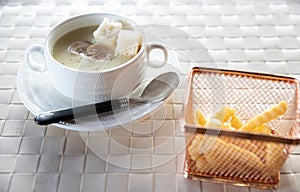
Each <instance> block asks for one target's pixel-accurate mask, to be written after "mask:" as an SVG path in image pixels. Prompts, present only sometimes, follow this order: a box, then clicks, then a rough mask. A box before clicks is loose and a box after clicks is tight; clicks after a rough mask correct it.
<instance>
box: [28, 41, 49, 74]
mask: <svg viewBox="0 0 300 192" xmlns="http://www.w3.org/2000/svg"><path fill="white" fill-rule="evenodd" d="M43 53H44V48H43V46H42V45H39V44H34V45H31V46H30V47H28V48H27V49H26V53H25V57H26V60H27V64H28V66H29V67H30V68H31V69H32V70H33V71H37V72H44V71H46V70H47V66H46V62H45V58H44V54H43Z"/></svg>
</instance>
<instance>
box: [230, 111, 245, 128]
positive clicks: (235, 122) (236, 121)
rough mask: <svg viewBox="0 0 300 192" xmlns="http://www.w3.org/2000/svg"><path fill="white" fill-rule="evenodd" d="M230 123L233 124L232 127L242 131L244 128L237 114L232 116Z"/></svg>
mask: <svg viewBox="0 0 300 192" xmlns="http://www.w3.org/2000/svg"><path fill="white" fill-rule="evenodd" d="M230 123H231V126H232V127H234V128H236V129H240V128H241V127H242V126H243V124H242V122H241V120H240V118H239V117H238V116H236V115H235V114H234V115H233V116H232V118H231V122H230Z"/></svg>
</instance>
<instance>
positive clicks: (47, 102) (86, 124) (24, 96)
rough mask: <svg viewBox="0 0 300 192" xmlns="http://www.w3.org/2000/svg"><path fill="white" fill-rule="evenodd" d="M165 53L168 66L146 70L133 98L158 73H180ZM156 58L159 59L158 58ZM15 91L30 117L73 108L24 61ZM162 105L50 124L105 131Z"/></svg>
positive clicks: (71, 102)
mask: <svg viewBox="0 0 300 192" xmlns="http://www.w3.org/2000/svg"><path fill="white" fill-rule="evenodd" d="M168 52H169V57H168V64H166V65H165V66H163V67H161V68H152V67H148V68H147V74H146V79H145V81H144V82H143V83H142V84H141V86H140V87H139V88H138V89H137V90H135V91H134V93H133V95H135V94H136V95H138V94H140V93H141V90H142V89H141V88H142V87H144V86H145V85H146V84H147V83H148V82H149V81H150V80H151V79H153V78H154V77H156V76H158V75H159V74H162V73H165V72H168V71H173V72H177V73H180V72H179V70H178V66H179V64H178V60H177V58H176V56H175V55H174V53H173V52H172V51H171V50H169V51H168ZM155 56H156V55H154V57H155ZM157 57H159V56H158V55H157ZM157 57H156V58H157ZM17 90H18V93H19V96H20V98H21V100H22V102H23V103H24V105H25V106H26V108H27V109H28V110H29V111H30V112H31V113H32V114H33V115H37V114H40V113H42V112H47V111H52V110H58V109H62V108H69V107H72V106H74V102H73V101H72V99H71V98H68V97H65V96H64V95H62V94H60V93H59V92H58V91H57V90H56V89H55V88H54V87H53V86H52V84H51V82H50V81H49V78H48V73H47V71H45V72H36V71H33V70H31V69H30V67H29V66H28V63H27V59H26V58H25V59H24V60H23V63H22V65H21V67H20V69H19V71H18V75H17ZM162 105H163V102H158V103H152V104H143V105H139V106H132V107H130V108H128V109H126V110H119V111H114V112H113V113H107V114H103V115H101V116H98V115H96V114H95V115H94V116H89V117H86V118H80V119H76V121H70V122H61V123H55V124H53V125H55V126H57V127H60V128H64V129H69V130H78V131H98V130H107V129H111V128H114V127H118V126H120V125H126V124H129V123H133V122H134V121H137V120H139V119H142V118H144V117H145V116H147V115H149V114H151V113H154V112H155V111H156V110H157V109H159V107H161V106H162Z"/></svg>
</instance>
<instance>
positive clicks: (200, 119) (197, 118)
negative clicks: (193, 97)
mask: <svg viewBox="0 0 300 192" xmlns="http://www.w3.org/2000/svg"><path fill="white" fill-rule="evenodd" d="M194 123H195V124H196V125H200V126H204V125H205V124H206V119H205V116H204V115H203V113H202V111H201V110H200V109H199V108H197V109H196V110H195V113H194Z"/></svg>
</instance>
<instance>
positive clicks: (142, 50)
mask: <svg viewBox="0 0 300 192" xmlns="http://www.w3.org/2000/svg"><path fill="white" fill-rule="evenodd" d="M97 15H99V17H108V18H109V17H118V18H120V19H122V20H125V21H126V22H128V23H129V24H130V25H131V26H132V27H136V26H138V25H137V24H136V23H135V22H134V21H132V20H131V19H128V18H126V17H123V16H121V15H118V14H113V13H107V12H92V13H83V14H77V15H73V16H71V17H68V18H66V19H64V20H62V21H60V22H58V23H57V24H56V25H54V26H53V27H52V28H51V29H50V30H49V32H48V33H47V35H46V38H45V43H44V49H45V52H46V55H47V56H48V57H49V58H50V59H51V62H53V63H55V65H56V66H59V67H61V68H64V69H67V70H69V71H73V72H77V73H78V72H79V73H84V74H100V73H110V72H114V71H117V70H122V69H123V68H125V67H126V66H130V65H133V64H134V63H136V62H137V60H138V59H139V58H140V57H141V56H142V54H143V53H144V52H145V50H146V45H145V43H144V42H143V43H142V46H141V48H140V50H139V52H138V53H137V54H136V55H135V56H134V57H133V58H131V59H130V60H128V61H126V62H125V63H122V64H120V65H118V66H116V67H113V68H109V69H104V70H82V69H75V68H72V67H69V66H66V65H63V64H61V63H60V62H58V61H57V60H56V59H55V58H54V57H53V55H52V54H51V53H50V50H49V47H48V44H49V39H50V38H49V37H50V36H51V34H52V33H53V32H54V31H55V29H56V28H58V27H60V26H62V25H64V24H66V23H68V22H71V21H73V20H76V19H80V18H82V17H92V16H97ZM99 21H101V19H99ZM78 28H80V27H78ZM139 31H140V32H141V34H142V38H143V41H145V34H144V32H143V31H142V30H139Z"/></svg>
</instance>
